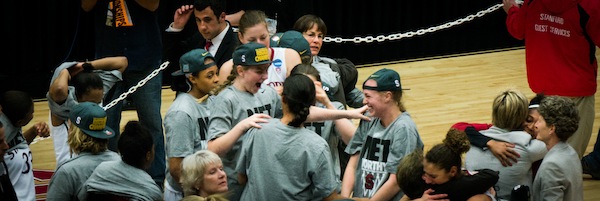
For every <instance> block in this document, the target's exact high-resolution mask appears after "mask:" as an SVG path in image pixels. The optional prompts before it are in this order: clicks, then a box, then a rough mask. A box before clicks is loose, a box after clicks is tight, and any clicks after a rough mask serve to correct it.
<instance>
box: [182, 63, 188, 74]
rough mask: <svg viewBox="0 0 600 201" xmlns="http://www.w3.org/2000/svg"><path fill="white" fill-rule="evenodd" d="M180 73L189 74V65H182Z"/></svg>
mask: <svg viewBox="0 0 600 201" xmlns="http://www.w3.org/2000/svg"><path fill="white" fill-rule="evenodd" d="M181 71H183V72H186V73H187V72H190V65H189V64H183V66H182V67H181Z"/></svg>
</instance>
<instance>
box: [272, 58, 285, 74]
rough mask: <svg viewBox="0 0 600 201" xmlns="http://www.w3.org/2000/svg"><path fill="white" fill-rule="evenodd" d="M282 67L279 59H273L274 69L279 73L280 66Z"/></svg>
mask: <svg viewBox="0 0 600 201" xmlns="http://www.w3.org/2000/svg"><path fill="white" fill-rule="evenodd" d="M282 65H283V62H282V61H281V59H275V60H273V66H275V67H276V68H278V69H279V70H280V71H281V66H282Z"/></svg>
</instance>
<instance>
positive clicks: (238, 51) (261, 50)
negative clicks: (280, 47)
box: [232, 42, 271, 66]
mask: <svg viewBox="0 0 600 201" xmlns="http://www.w3.org/2000/svg"><path fill="white" fill-rule="evenodd" d="M232 59H233V64H234V65H244V66H256V65H261V64H270V63H271V56H270V55H269V48H267V47H266V46H264V45H262V44H259V43H255V42H249V43H246V44H243V45H240V46H238V47H237V48H235V51H233V58H232Z"/></svg>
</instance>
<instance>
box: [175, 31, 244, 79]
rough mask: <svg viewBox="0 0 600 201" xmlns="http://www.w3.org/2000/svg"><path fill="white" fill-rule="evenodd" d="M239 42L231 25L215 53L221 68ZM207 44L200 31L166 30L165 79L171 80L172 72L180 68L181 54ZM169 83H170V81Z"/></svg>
mask: <svg viewBox="0 0 600 201" xmlns="http://www.w3.org/2000/svg"><path fill="white" fill-rule="evenodd" d="M228 23H229V22H228ZM239 43H240V42H239V39H238V37H237V33H236V32H234V31H233V28H232V27H231V26H229V29H228V30H227V33H226V34H225V36H224V37H223V41H221V44H220V45H219V47H218V49H217V53H216V54H215V55H213V56H214V57H215V62H216V63H217V67H218V68H221V65H223V63H225V62H226V61H228V60H229V59H231V56H232V55H233V50H235V48H236V47H237V46H238V44H239ZM205 44H206V39H204V38H203V37H202V35H201V34H200V33H199V32H198V31H194V33H193V34H192V35H191V36H189V35H186V32H183V31H182V32H166V31H165V32H164V34H163V60H164V61H169V67H167V69H165V71H164V76H163V81H167V80H171V79H170V77H171V73H172V72H174V71H176V70H178V69H179V58H180V57H181V55H183V54H185V53H186V52H188V51H190V50H193V49H196V48H204V45H205ZM167 83H169V84H170V82H167Z"/></svg>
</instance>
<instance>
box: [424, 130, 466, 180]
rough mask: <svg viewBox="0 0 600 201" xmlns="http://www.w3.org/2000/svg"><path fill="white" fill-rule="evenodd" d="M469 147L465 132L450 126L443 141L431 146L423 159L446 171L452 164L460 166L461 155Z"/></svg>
mask: <svg viewBox="0 0 600 201" xmlns="http://www.w3.org/2000/svg"><path fill="white" fill-rule="evenodd" d="M469 148H471V145H470V143H469V139H468V138H467V134H465V132H464V131H460V130H457V129H454V128H451V129H450V130H448V133H447V134H446V139H444V141H443V143H441V144H437V145H435V146H433V147H432V148H431V149H430V150H429V152H427V154H426V155H425V159H427V161H428V162H430V163H433V164H435V165H437V166H438V167H440V168H442V169H444V170H446V171H450V169H452V167H453V166H456V167H457V168H458V169H460V168H461V166H462V159H461V155H462V154H464V153H466V152H467V151H469ZM457 175H460V174H457Z"/></svg>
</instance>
